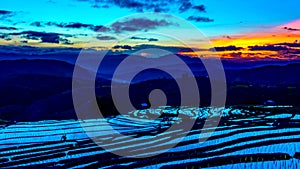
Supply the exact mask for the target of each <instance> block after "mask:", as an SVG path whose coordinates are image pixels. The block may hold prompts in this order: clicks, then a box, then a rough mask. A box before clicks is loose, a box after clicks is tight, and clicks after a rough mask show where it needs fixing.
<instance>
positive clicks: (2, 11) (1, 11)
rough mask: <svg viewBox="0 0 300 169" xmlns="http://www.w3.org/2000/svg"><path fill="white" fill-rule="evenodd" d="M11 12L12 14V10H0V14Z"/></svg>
mask: <svg viewBox="0 0 300 169" xmlns="http://www.w3.org/2000/svg"><path fill="white" fill-rule="evenodd" d="M9 14H12V12H11V11H6V10H0V15H9Z"/></svg>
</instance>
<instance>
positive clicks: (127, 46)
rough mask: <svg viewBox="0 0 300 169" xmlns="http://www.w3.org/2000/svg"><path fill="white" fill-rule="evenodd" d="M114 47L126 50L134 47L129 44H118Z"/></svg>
mask: <svg viewBox="0 0 300 169" xmlns="http://www.w3.org/2000/svg"><path fill="white" fill-rule="evenodd" d="M113 49H125V50H131V49H132V47H131V46H129V45H116V46H114V47H113Z"/></svg>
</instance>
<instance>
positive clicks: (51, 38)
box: [7, 31, 71, 44]
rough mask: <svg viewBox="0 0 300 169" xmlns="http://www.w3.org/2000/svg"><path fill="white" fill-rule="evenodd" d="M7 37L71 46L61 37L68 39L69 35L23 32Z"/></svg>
mask: <svg viewBox="0 0 300 169" xmlns="http://www.w3.org/2000/svg"><path fill="white" fill-rule="evenodd" d="M7 35H12V36H20V37H21V38H25V39H30V40H41V43H62V44H71V43H70V42H69V41H68V40H67V39H65V38H62V37H63V36H64V37H68V36H69V35H64V34H59V33H46V32H36V31H23V32H15V33H9V34H7Z"/></svg>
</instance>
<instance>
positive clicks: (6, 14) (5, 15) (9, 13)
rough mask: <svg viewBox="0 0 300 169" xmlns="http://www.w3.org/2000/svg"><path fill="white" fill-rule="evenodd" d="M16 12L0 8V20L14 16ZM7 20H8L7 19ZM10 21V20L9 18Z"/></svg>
mask: <svg viewBox="0 0 300 169" xmlns="http://www.w3.org/2000/svg"><path fill="white" fill-rule="evenodd" d="M15 14H16V13H15V12H12V11H7V10H0V19H1V20H7V18H9V17H11V16H14V15H15ZM7 21H8V20H7ZM9 21H10V20H9Z"/></svg>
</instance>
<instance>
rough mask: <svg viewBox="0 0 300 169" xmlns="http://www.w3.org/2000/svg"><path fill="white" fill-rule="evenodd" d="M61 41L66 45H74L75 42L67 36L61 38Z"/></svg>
mask: <svg viewBox="0 0 300 169" xmlns="http://www.w3.org/2000/svg"><path fill="white" fill-rule="evenodd" d="M59 42H60V43H61V44H64V45H73V44H74V43H72V42H71V41H69V40H68V39H66V38H59Z"/></svg>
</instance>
